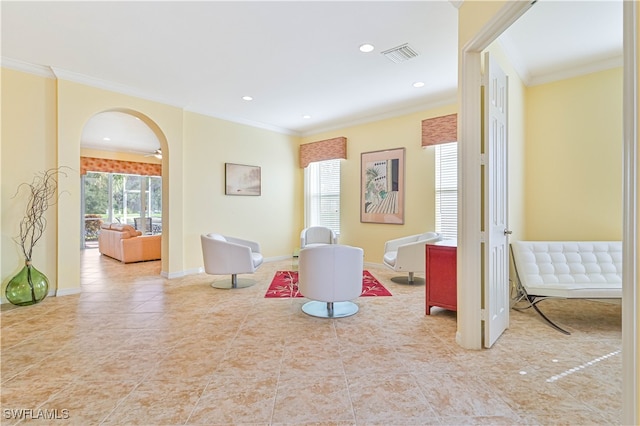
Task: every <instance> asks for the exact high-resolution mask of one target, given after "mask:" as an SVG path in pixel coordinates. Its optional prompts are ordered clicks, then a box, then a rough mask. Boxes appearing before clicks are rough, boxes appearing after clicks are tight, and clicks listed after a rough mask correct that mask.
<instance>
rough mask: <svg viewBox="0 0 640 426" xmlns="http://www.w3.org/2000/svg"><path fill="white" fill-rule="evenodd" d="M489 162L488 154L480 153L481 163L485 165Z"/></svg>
mask: <svg viewBox="0 0 640 426" xmlns="http://www.w3.org/2000/svg"><path fill="white" fill-rule="evenodd" d="M486 164H487V154H480V165H482V166H484V165H486Z"/></svg>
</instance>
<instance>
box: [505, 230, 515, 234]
mask: <svg viewBox="0 0 640 426" xmlns="http://www.w3.org/2000/svg"><path fill="white" fill-rule="evenodd" d="M512 233H513V231H511V230H510V229H505V230H504V235H511V234H512Z"/></svg>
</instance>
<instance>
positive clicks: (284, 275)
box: [264, 271, 391, 298]
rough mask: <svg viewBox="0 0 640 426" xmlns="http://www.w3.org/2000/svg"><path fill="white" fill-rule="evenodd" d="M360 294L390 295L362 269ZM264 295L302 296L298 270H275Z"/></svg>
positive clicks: (279, 296)
mask: <svg viewBox="0 0 640 426" xmlns="http://www.w3.org/2000/svg"><path fill="white" fill-rule="evenodd" d="M361 296H391V293H390V292H389V290H387V289H386V288H385V287H384V286H383V285H382V284H380V282H379V281H378V280H377V279H375V278H374V277H373V275H371V273H370V272H369V271H363V272H362V294H361ZM264 297H278V298H288V297H304V296H303V295H302V294H300V292H299V291H298V271H278V272H276V275H275V276H274V277H273V281H271V285H270V286H269V289H268V290H267V293H266V294H265V295H264Z"/></svg>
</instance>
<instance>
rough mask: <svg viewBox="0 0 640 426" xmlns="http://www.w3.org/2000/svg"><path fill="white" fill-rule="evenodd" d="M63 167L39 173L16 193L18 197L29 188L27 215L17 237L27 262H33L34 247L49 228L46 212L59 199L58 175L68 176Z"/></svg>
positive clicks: (19, 187)
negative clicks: (23, 190) (23, 189)
mask: <svg viewBox="0 0 640 426" xmlns="http://www.w3.org/2000/svg"><path fill="white" fill-rule="evenodd" d="M62 168H63V167H58V168H54V169H49V170H46V171H44V172H41V173H39V174H37V175H36V176H35V177H34V178H33V181H32V182H31V183H22V184H20V185H19V186H18V190H17V191H16V194H15V195H14V197H16V196H17V195H18V194H19V193H20V191H21V190H22V188H24V187H27V188H29V191H30V194H29V200H28V202H27V207H26V209H25V215H24V217H23V218H22V220H21V221H20V234H19V236H18V237H17V238H16V239H15V240H16V242H17V243H18V245H19V246H20V248H21V249H22V253H23V254H24V258H25V261H26V262H31V255H32V253H33V248H34V247H35V245H36V243H37V242H38V241H39V240H40V238H42V234H44V231H45V230H46V229H47V219H46V218H45V217H44V214H45V213H46V211H47V209H48V208H49V207H51V206H53V205H54V204H55V203H56V201H57V197H56V193H57V191H58V177H59V176H65V177H66V176H67V174H66V173H64V172H62V171H61V169H62Z"/></svg>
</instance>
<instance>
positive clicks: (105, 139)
mask: <svg viewBox="0 0 640 426" xmlns="http://www.w3.org/2000/svg"><path fill="white" fill-rule="evenodd" d="M102 140H103V141H110V140H111V138H107V137H104V138H102Z"/></svg>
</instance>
